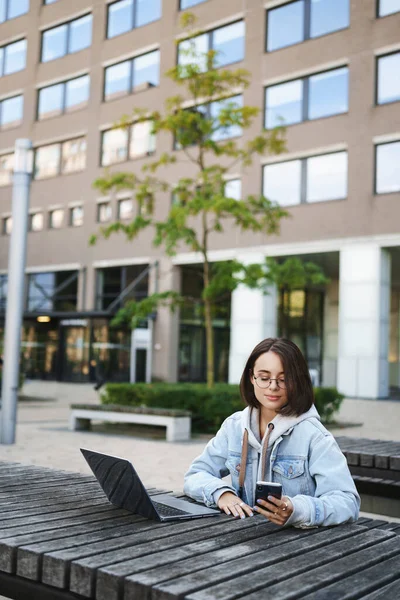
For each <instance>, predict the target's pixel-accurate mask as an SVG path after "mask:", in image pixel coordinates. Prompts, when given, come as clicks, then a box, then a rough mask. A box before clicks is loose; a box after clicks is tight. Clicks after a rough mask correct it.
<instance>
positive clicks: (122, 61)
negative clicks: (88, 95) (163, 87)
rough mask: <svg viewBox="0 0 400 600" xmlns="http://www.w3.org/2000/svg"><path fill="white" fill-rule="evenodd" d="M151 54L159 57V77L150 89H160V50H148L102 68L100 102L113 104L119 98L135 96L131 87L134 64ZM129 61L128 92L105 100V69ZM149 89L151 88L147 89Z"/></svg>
mask: <svg viewBox="0 0 400 600" xmlns="http://www.w3.org/2000/svg"><path fill="white" fill-rule="evenodd" d="M153 52H158V56H159V61H158V75H159V81H158V84H157V85H153V84H152V85H151V87H160V64H161V60H160V59H161V52H160V48H156V49H154V50H150V51H149V52H144V53H143V54H136V55H135V56H132V57H131V58H125V59H124V60H120V61H118V62H116V63H113V64H110V65H107V66H106V67H104V69H103V93H102V102H113V101H114V100H119V98H125V97H126V96H132V95H133V94H137V92H135V90H134V87H133V83H134V69H135V67H134V62H135V60H136V59H137V58H141V57H143V56H147V54H152V53H153ZM128 61H129V63H130V64H129V91H128V92H127V93H126V94H121V95H120V96H117V97H116V98H111V99H110V100H107V99H106V73H107V69H110V68H111V67H116V66H118V65H122V64H123V63H125V62H128ZM148 89H151V88H148Z"/></svg>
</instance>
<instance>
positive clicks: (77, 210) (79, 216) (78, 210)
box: [69, 206, 83, 227]
mask: <svg viewBox="0 0 400 600" xmlns="http://www.w3.org/2000/svg"><path fill="white" fill-rule="evenodd" d="M69 224H70V225H71V227H81V226H82V225H83V206H74V207H73V208H71V210H70V214H69Z"/></svg>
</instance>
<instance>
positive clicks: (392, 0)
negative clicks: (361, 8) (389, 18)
mask: <svg viewBox="0 0 400 600" xmlns="http://www.w3.org/2000/svg"><path fill="white" fill-rule="evenodd" d="M396 12H400V0H379V16H380V17H385V16H386V15H392V14H393V13H396Z"/></svg>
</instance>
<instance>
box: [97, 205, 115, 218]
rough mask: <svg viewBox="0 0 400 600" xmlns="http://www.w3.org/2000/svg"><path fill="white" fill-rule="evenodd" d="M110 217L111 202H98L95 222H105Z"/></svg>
mask: <svg viewBox="0 0 400 600" xmlns="http://www.w3.org/2000/svg"><path fill="white" fill-rule="evenodd" d="M111 217H112V208H111V204H110V203H109V202H99V204H98V205H97V222H98V223H107V221H111Z"/></svg>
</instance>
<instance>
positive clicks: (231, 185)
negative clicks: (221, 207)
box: [224, 179, 242, 200]
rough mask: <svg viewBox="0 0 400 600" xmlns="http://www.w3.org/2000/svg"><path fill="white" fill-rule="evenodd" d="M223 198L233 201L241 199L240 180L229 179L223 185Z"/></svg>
mask: <svg viewBox="0 0 400 600" xmlns="http://www.w3.org/2000/svg"><path fill="white" fill-rule="evenodd" d="M224 193H225V197H226V198H233V199H234V200H241V199H242V181H241V180H240V179H230V180H229V181H227V182H226V183H225V192H224Z"/></svg>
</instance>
